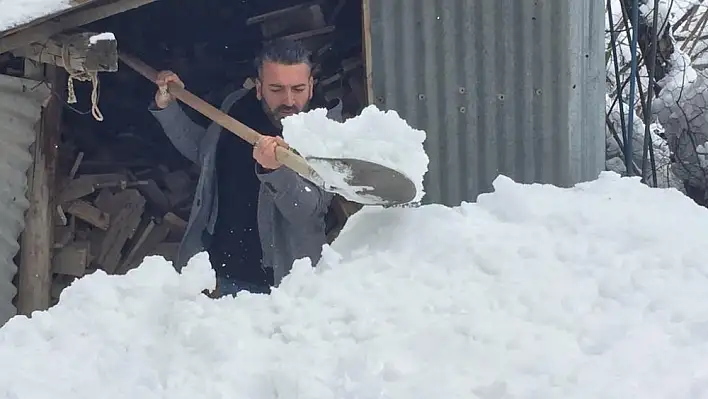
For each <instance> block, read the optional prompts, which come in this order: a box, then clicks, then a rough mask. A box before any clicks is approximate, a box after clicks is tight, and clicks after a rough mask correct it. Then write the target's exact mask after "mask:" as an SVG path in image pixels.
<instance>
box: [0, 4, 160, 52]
mask: <svg viewBox="0 0 708 399" xmlns="http://www.w3.org/2000/svg"><path fill="white" fill-rule="evenodd" d="M155 1H156V0H118V1H113V2H110V3H107V4H102V5H97V6H94V7H86V8H80V9H77V10H75V11H69V12H68V13H66V14H64V15H60V16H58V17H56V18H54V19H51V20H47V21H44V22H42V23H40V24H37V25H34V26H30V27H28V28H26V29H22V30H18V31H14V32H12V33H10V34H8V35H7V36H3V37H0V54H2V53H5V52H8V51H11V50H15V49H18V48H20V47H24V46H27V45H30V44H32V43H40V42H43V41H46V40H47V38H49V37H51V36H54V35H56V34H58V33H61V32H63V31H65V30H68V29H71V28H75V27H77V26H82V25H86V24H90V23H92V22H95V21H98V20H101V19H104V18H108V17H110V16H112V15H116V14H120V13H122V12H125V11H128V10H132V9H134V8H138V7H141V6H144V5H146V4H149V3H152V2H155Z"/></svg>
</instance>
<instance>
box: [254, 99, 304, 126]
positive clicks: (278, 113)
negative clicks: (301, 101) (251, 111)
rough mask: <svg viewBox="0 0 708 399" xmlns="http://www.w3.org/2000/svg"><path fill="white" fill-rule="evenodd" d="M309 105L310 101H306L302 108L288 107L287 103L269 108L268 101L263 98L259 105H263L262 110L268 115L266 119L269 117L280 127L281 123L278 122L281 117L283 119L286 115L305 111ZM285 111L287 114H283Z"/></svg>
mask: <svg viewBox="0 0 708 399" xmlns="http://www.w3.org/2000/svg"><path fill="white" fill-rule="evenodd" d="M309 105H310V102H309V101H308V102H307V103H305V106H304V107H303V108H302V109H298V108H297V107H289V106H287V105H281V106H279V107H277V108H275V109H274V110H271V109H270V107H268V103H266V101H265V99H261V107H263V112H265V113H266V115H268V119H270V121H271V122H273V124H275V126H279V127H282V126H283V125H282V124H281V123H280V121H281V119H283V118H284V117H286V116H290V115H294V114H297V113H298V112H302V111H307V109H308V107H309ZM285 112H287V113H289V114H284V113H285Z"/></svg>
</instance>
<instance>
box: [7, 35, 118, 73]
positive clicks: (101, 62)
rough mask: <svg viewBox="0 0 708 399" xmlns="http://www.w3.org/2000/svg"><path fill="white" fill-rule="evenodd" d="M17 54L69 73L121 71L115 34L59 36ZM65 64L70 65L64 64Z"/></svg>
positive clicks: (16, 51) (32, 45)
mask: <svg viewBox="0 0 708 399" xmlns="http://www.w3.org/2000/svg"><path fill="white" fill-rule="evenodd" d="M65 51H66V53H65ZM13 54H14V55H15V56H16V57H24V58H28V59H30V60H33V61H36V62H40V63H43V64H50V65H56V66H58V67H60V68H64V69H66V70H67V71H76V72H93V71H95V72H115V71H117V70H118V43H117V41H116V40H115V37H113V35H101V34H97V33H91V32H82V33H74V34H70V35H65V34H59V35H56V36H53V37H51V38H49V39H47V40H46V41H44V42H42V43H32V44H30V45H29V46H25V47H22V48H20V49H17V50H15V51H13ZM65 56H66V60H65V59H64V58H65ZM65 61H67V63H68V65H65V64H64V62H65Z"/></svg>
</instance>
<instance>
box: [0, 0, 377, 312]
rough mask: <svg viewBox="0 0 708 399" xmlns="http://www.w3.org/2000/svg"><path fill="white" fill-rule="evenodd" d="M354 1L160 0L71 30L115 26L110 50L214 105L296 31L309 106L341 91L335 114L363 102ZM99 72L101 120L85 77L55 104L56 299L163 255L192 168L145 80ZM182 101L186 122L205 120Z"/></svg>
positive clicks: (9, 66) (187, 196) (176, 236)
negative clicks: (309, 72) (309, 63)
mask: <svg viewBox="0 0 708 399" xmlns="http://www.w3.org/2000/svg"><path fill="white" fill-rule="evenodd" d="M361 7H362V4H361V1H360V0H319V1H308V2H303V1H294V0H290V1H285V0H278V1H275V0H273V1H263V0H242V1H231V0H200V1H191V2H188V1H178V0H161V1H157V2H154V3H151V4H148V5H145V6H143V7H140V8H137V9H134V10H130V11H127V12H124V13H121V14H118V15H114V16H112V17H109V18H106V19H103V20H99V21H97V22H94V23H92V24H89V25H85V26H82V27H79V28H78V30H83V31H90V32H97V33H100V32H111V33H113V34H114V35H115V37H116V39H117V42H118V49H119V50H120V51H124V52H127V53H129V54H132V55H134V56H137V57H138V58H140V59H142V60H143V61H145V62H146V63H147V64H149V65H151V66H152V67H153V68H155V69H157V70H161V69H170V70H172V71H174V72H176V73H178V74H179V75H180V77H181V78H182V80H183V81H184V82H185V84H186V86H187V89H189V90H190V91H191V92H192V93H194V94H196V95H197V96H200V97H201V98H203V99H204V100H206V101H208V102H209V103H211V104H212V105H214V106H216V107H218V106H219V105H220V103H221V101H222V100H223V99H224V98H225V97H226V96H227V95H228V94H229V93H231V92H233V91H234V90H236V89H238V88H240V87H242V86H244V85H245V86H247V87H250V86H252V83H253V82H252V80H250V78H251V77H253V76H255V70H254V68H253V65H252V60H253V57H254V56H255V54H256V53H257V51H258V50H259V49H260V47H261V45H262V43H263V42H264V41H267V40H272V39H274V38H278V37H284V36H291V37H293V38H298V39H301V40H302V41H303V42H304V43H305V44H306V45H307V46H308V47H309V48H310V49H311V50H312V52H313V61H314V63H315V65H316V66H315V80H316V86H315V96H314V98H313V106H315V107H322V106H328V105H329V106H331V105H332V104H334V103H336V102H337V101H338V99H339V100H341V101H342V103H343V109H344V113H345V116H353V115H356V114H358V113H359V111H360V110H361V109H362V108H363V107H364V106H365V102H366V96H365V87H366V85H365V76H364V67H363V62H362V54H363V49H362V11H361ZM23 65H25V64H23V62H22V60H21V59H10V60H6V61H5V62H4V63H2V64H0V72H2V73H7V74H18V75H22V74H23V72H22V68H23ZM98 78H99V85H98V95H99V96H98V109H99V110H100V112H101V114H102V115H103V120H102V121H97V120H96V119H95V118H94V117H93V116H92V113H91V92H92V85H91V83H90V82H79V81H76V80H74V82H73V85H74V89H75V94H76V99H77V102H76V103H74V104H68V103H67V104H65V107H64V112H63V120H62V129H61V132H62V135H61V142H60V149H59V163H58V167H57V172H56V178H57V187H59V189H58V190H57V192H58V195H60V196H61V198H60V200H59V201H58V203H59V204H60V205H59V211H58V212H59V215H58V216H59V217H58V218H57V219H58V220H57V222H56V225H57V226H56V229H55V232H54V242H55V244H54V256H53V264H52V268H53V286H52V297H53V298H54V301H56V299H57V298H58V296H59V293H60V292H61V290H62V289H63V288H64V287H66V286H67V285H68V284H69V283H71V281H73V280H74V279H75V278H77V277H81V276H83V275H85V274H87V273H91V272H93V271H95V270H99V269H100V270H105V271H106V272H107V273H109V274H113V273H116V274H121V273H125V272H127V271H129V270H130V269H132V268H134V267H136V266H138V265H139V263H140V261H141V260H142V258H143V257H144V256H146V255H152V254H159V255H163V256H165V257H166V258H168V259H171V258H172V256H173V255H174V253H175V251H176V249H177V244H178V243H179V240H180V239H181V235H182V233H183V231H184V228H185V227H186V222H187V220H188V219H189V211H190V207H191V204H192V198H193V194H194V187H195V184H196V180H197V177H198V170H197V168H196V167H195V166H194V165H193V164H191V162H189V161H188V160H186V159H185V158H184V157H183V156H182V155H181V154H180V153H179V152H178V151H177V150H176V149H175V148H174V147H173V146H172V144H171V143H170V142H169V140H168V139H167V137H166V136H165V134H164V133H163V131H162V129H161V127H160V125H159V124H158V123H157V121H156V120H155V119H154V118H153V117H152V115H150V113H149V112H148V111H147V107H148V105H149V103H150V101H151V100H152V98H153V96H154V93H155V89H156V87H155V86H154V84H152V83H151V82H149V81H148V80H146V79H145V78H144V77H142V76H141V75H139V74H138V73H136V72H135V71H133V70H132V69H130V68H129V67H127V66H126V65H125V64H122V63H121V64H120V65H119V70H118V71H117V72H112V73H100V74H99V76H98ZM56 94H58V95H65V94H66V93H56ZM184 109H185V110H186V111H187V113H188V114H189V115H190V117H192V118H193V119H194V121H195V122H197V123H199V124H202V125H205V126H206V125H207V124H208V123H209V121H208V120H207V119H206V118H204V117H203V116H202V115H200V114H198V113H197V112H196V111H193V110H191V109H190V108H189V107H187V106H184ZM331 227H332V228H333V232H332V234H333V235H332V237H333V236H334V234H336V226H334V225H332V226H331Z"/></svg>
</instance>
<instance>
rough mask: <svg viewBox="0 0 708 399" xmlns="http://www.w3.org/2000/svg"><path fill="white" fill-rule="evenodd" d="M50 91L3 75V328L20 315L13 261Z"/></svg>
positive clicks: (0, 218)
mask: <svg viewBox="0 0 708 399" xmlns="http://www.w3.org/2000/svg"><path fill="white" fill-rule="evenodd" d="M48 93H49V91H48V90H47V88H46V86H45V85H41V84H40V85H38V83H37V82H34V81H29V80H24V79H19V78H14V77H10V76H6V75H0V326H2V325H3V324H5V322H7V320H9V319H10V318H11V317H12V316H14V315H15V314H16V309H15V307H14V306H13V304H12V299H13V298H14V296H15V293H16V292H17V289H16V288H15V286H14V285H13V283H12V279H13V278H14V276H15V274H16V273H17V265H15V262H14V261H13V258H14V257H15V255H16V254H17V252H18V250H19V248H20V246H19V244H18V242H17V239H18V238H19V236H20V233H21V232H22V230H23V229H24V224H25V223H24V214H25V211H26V210H27V208H28V207H29V203H28V201H27V196H26V193H27V170H28V168H29V167H30V166H31V165H32V157H31V155H30V152H29V147H30V145H31V144H32V143H33V142H34V139H35V136H36V133H35V130H34V126H35V124H36V123H37V122H38V121H39V119H40V116H41V106H42V101H44V99H45V98H47V96H48Z"/></svg>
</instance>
